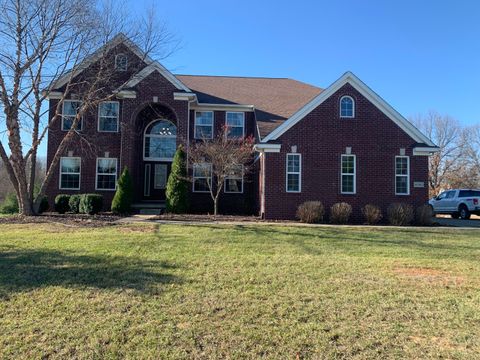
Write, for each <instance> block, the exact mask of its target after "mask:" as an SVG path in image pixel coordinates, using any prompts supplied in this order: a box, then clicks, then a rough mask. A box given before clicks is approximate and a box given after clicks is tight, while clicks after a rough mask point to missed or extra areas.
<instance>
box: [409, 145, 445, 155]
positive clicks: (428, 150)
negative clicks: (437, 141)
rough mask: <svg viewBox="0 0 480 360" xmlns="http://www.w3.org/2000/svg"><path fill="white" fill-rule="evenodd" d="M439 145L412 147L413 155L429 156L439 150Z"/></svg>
mask: <svg viewBox="0 0 480 360" xmlns="http://www.w3.org/2000/svg"><path fill="white" fill-rule="evenodd" d="M439 151H440V148H439V147H415V148H413V155H414V156H431V155H433V154H435V153H436V152H439Z"/></svg>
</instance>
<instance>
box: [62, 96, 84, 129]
mask: <svg viewBox="0 0 480 360" xmlns="http://www.w3.org/2000/svg"><path fill="white" fill-rule="evenodd" d="M80 106H82V102H81V101H78V100H65V101H64V102H63V108H62V130H64V131H68V130H70V129H71V128H72V125H73V122H74V121H75V117H76V116H77V113H78V111H79V110H80ZM82 127H83V124H82V119H80V120H79V121H78V124H77V128H76V130H82Z"/></svg>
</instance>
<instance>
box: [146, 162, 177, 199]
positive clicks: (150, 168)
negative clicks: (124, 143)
mask: <svg viewBox="0 0 480 360" xmlns="http://www.w3.org/2000/svg"><path fill="white" fill-rule="evenodd" d="M170 167H171V163H161V162H153V161H152V162H145V163H144V165H143V168H144V177H143V179H144V181H143V198H144V200H152V201H158V200H165V190H166V188H167V180H168V174H169V173H170Z"/></svg>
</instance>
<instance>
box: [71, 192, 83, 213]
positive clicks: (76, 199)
mask: <svg viewBox="0 0 480 360" xmlns="http://www.w3.org/2000/svg"><path fill="white" fill-rule="evenodd" d="M81 198H82V196H81V195H72V196H70V200H69V201H68V207H69V209H70V211H71V212H72V213H74V214H78V213H79V212H80V199H81Z"/></svg>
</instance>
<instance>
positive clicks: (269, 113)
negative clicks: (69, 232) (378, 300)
mask: <svg viewBox="0 0 480 360" xmlns="http://www.w3.org/2000/svg"><path fill="white" fill-rule="evenodd" d="M107 47H108V49H107V51H108V53H109V58H110V59H111V62H112V66H114V67H115V69H116V71H118V76H117V77H114V79H113V80H112V81H110V83H109V84H108V86H106V87H105V89H106V90H105V91H109V92H111V93H112V94H115V98H114V99H113V100H112V101H109V102H104V103H100V104H98V108H96V109H92V110H91V111H89V112H88V113H87V114H85V116H84V117H83V119H82V124H81V127H80V129H79V131H78V134H79V136H78V137H76V138H75V140H74V141H73V143H72V144H71V145H70V146H69V147H68V149H65V151H64V152H63V153H62V154H61V155H62V157H61V159H60V164H59V166H58V179H55V180H53V181H51V182H50V185H49V188H48V191H47V193H48V196H49V201H50V203H52V202H53V199H54V197H55V196H56V195H57V194H59V193H68V194H76V193H87V192H88V193H90V192H96V193H100V194H102V195H103V196H104V199H105V203H106V207H107V208H108V207H109V205H110V202H111V199H112V198H113V195H114V192H115V187H116V180H117V176H118V175H119V173H120V172H121V170H122V169H123V168H124V167H128V168H129V169H130V171H131V174H132V177H133V181H134V184H135V202H136V203H138V204H144V205H146V204H156V205H158V206H161V205H162V202H163V201H164V200H165V185H166V181H167V178H168V175H169V172H170V167H171V161H172V158H173V154H174V152H175V149H176V147H177V146H178V145H179V144H180V143H184V144H186V145H187V146H188V144H189V143H190V142H191V141H194V139H196V138H205V137H213V136H215V135H216V134H218V133H219V131H221V128H222V127H223V126H224V125H228V126H229V128H230V129H231V130H230V131H231V133H232V134H233V135H234V136H241V135H245V136H248V135H253V136H254V137H255V139H256V146H255V149H256V156H255V165H256V166H255V171H254V173H253V174H250V175H249V176H248V177H245V178H243V176H242V174H241V171H239V173H238V174H232V177H231V178H229V179H228V180H227V181H226V183H225V184H223V193H222V195H221V196H222V199H221V201H220V211H221V212H224V213H246V214H259V215H261V216H263V217H265V218H267V219H293V218H294V217H295V211H296V208H297V206H298V205H299V204H301V203H302V202H304V201H307V200H321V201H322V202H323V203H324V204H325V206H326V207H329V206H331V205H332V204H333V203H335V202H339V201H345V202H348V203H350V204H351V205H352V206H353V208H354V213H355V215H356V216H359V213H360V208H361V207H362V206H363V205H365V204H367V203H373V204H377V205H379V206H381V207H382V208H384V209H385V208H386V207H387V206H388V205H389V204H390V203H393V202H407V203H411V204H412V205H415V206H417V205H420V204H424V203H425V202H426V201H427V197H428V188H427V180H428V155H430V154H431V153H432V152H434V151H436V150H437V148H436V147H435V145H434V144H433V143H432V142H431V141H430V140H429V139H428V138H427V137H426V136H424V135H423V134H422V133H421V132H419V131H418V130H417V129H416V128H415V127H414V126H413V125H412V124H410V123H409V122H408V121H407V120H406V119H405V118H404V117H402V116H401V115H400V114H399V113H398V112H396V111H395V110H394V109H393V108H392V107H391V106H389V105H388V104H387V103H386V102H385V101H384V100H383V99H382V98H380V96H378V95H377V94H376V93H374V92H373V91H372V90H371V89H370V88H368V86H366V85H365V84H364V83H363V82H362V81H361V80H359V79H358V78H357V77H356V76H355V75H354V74H352V73H350V72H347V73H345V74H344V75H342V76H341V77H340V78H339V79H338V80H337V81H335V82H334V83H333V84H332V85H330V86H329V87H327V88H325V89H321V88H317V87H315V86H312V85H308V84H305V83H302V82H299V81H295V80H292V79H285V78H248V77H224V76H199V75H173V74H172V73H170V72H169V71H168V70H166V69H165V68H164V67H163V66H162V65H161V64H159V63H157V62H154V61H152V60H151V59H149V58H148V57H145V56H143V54H142V53H141V51H140V50H139V49H138V47H137V46H135V44H133V43H131V42H130V41H129V40H128V39H127V38H126V37H124V36H123V35H118V36H117V37H115V38H114V39H113V40H112V41H111V42H110V43H109V44H107ZM104 50H105V49H104ZM94 69H95V56H93V57H91V58H89V59H88V60H86V62H85V64H82V65H81V66H80V67H78V68H77V69H76V70H75V71H76V72H74V73H73V74H72V73H69V74H67V76H68V77H69V78H70V77H72V78H76V77H78V78H81V77H82V76H85V74H86V73H88V72H89V71H94ZM67 82H68V79H67V78H62V79H59V81H57V83H56V84H55V85H54V87H53V89H52V91H51V92H50V96H49V104H50V105H49V106H50V115H51V116H53V114H54V113H55V110H56V108H57V106H58V104H59V101H62V100H61V98H62V94H63V93H64V92H65V86H66V83H67ZM80 91H81V90H77V91H74V90H70V91H68V92H67V96H66V98H65V100H63V104H62V105H61V106H62V116H61V119H59V120H58V121H57V122H55V123H54V124H53V126H51V127H50V129H49V134H48V155H47V162H48V164H49V165H50V163H51V162H52V159H53V157H54V155H55V152H56V151H57V149H58V146H59V144H60V142H61V140H62V138H63V137H64V135H65V133H66V130H68V129H69V127H70V126H71V119H72V116H73V115H75V111H76V107H77V106H79V104H80V103H81V98H82V97H81V93H80ZM82 139H83V140H82ZM87 144H88V145H87ZM208 172H209V168H208V165H203V166H198V167H194V168H193V171H192V174H191V175H192V184H191V190H190V194H189V197H190V202H191V211H192V212H206V211H211V210H212V206H213V205H212V201H211V199H210V195H209V194H208V193H207V192H206V191H205V190H206V188H205V181H206V178H207V177H208V176H209V175H208Z"/></svg>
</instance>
